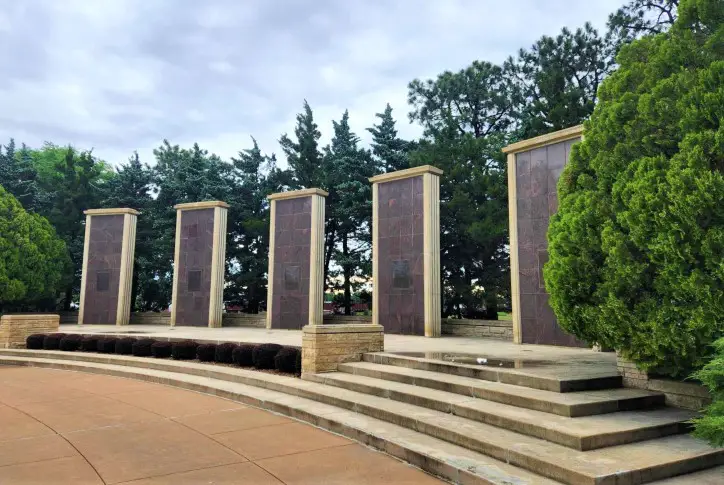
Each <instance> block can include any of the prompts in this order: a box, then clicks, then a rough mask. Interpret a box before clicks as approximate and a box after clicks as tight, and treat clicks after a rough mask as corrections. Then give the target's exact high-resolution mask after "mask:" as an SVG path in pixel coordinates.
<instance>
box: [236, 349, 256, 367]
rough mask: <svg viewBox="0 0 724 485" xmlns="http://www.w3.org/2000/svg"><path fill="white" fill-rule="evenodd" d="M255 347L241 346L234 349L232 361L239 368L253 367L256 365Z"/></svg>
mask: <svg viewBox="0 0 724 485" xmlns="http://www.w3.org/2000/svg"><path fill="white" fill-rule="evenodd" d="M254 347H255V346H254V345H251V344H241V345H239V346H238V347H236V348H235V349H234V352H233V353H232V356H231V359H232V361H233V362H234V364H236V365H238V366H239V367H252V366H253V365H254V358H253V353H254Z"/></svg>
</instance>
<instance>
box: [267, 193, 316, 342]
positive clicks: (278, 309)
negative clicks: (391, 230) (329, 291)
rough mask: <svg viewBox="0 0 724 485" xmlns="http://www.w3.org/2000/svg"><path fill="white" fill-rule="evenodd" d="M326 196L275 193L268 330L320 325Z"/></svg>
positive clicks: (271, 228) (268, 295)
mask: <svg viewBox="0 0 724 485" xmlns="http://www.w3.org/2000/svg"><path fill="white" fill-rule="evenodd" d="M327 195H329V194H327V192H325V191H323V190H321V189H304V190H295V191H291V192H281V193H278V194H272V195H270V196H269V197H268V198H269V200H270V201H271V224H270V227H269V271H268V279H269V283H268V293H267V320H266V326H267V328H283V329H293V330H301V328H302V327H303V326H305V325H321V324H322V323H323V322H322V318H323V308H324V209H325V200H326V197H327Z"/></svg>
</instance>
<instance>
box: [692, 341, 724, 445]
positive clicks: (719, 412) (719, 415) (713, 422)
mask: <svg viewBox="0 0 724 485" xmlns="http://www.w3.org/2000/svg"><path fill="white" fill-rule="evenodd" d="M714 348H715V349H716V351H717V355H716V357H714V358H713V359H712V360H711V361H710V362H709V363H708V364H706V365H705V366H704V368H703V369H701V370H700V371H698V372H696V373H695V374H694V376H693V377H694V378H695V379H698V380H700V381H701V382H702V383H703V384H704V385H705V386H706V387H708V388H709V392H710V394H711V397H712V403H711V404H710V405H709V406H707V408H706V409H705V410H704V413H703V415H702V416H701V417H700V418H697V419H694V420H693V421H694V436H696V437H697V438H701V439H704V440H706V441H708V442H709V443H711V444H712V446H724V338H722V339H719V340H717V341H716V342H715V343H714Z"/></svg>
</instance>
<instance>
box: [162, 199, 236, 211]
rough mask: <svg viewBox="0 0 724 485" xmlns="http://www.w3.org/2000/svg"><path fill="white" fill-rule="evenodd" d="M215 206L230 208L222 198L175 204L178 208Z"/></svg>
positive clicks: (190, 208)
mask: <svg viewBox="0 0 724 485" xmlns="http://www.w3.org/2000/svg"><path fill="white" fill-rule="evenodd" d="M213 207H223V208H225V209H228V208H229V204H227V203H226V202H224V201H221V200H207V201H204V202H186V203H183V204H176V205H175V206H173V208H174V209H176V210H185V211H188V210H197V209H211V208H213Z"/></svg>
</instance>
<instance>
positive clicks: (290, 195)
mask: <svg viewBox="0 0 724 485" xmlns="http://www.w3.org/2000/svg"><path fill="white" fill-rule="evenodd" d="M311 195H319V196H321V197H327V196H328V195H329V192H326V191H324V190H322V189H301V190H290V191H289V192H277V193H276V194H271V195H268V196H267V199H269V200H284V199H297V198H299V197H309V196H311Z"/></svg>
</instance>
